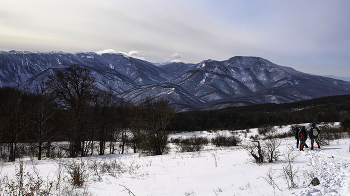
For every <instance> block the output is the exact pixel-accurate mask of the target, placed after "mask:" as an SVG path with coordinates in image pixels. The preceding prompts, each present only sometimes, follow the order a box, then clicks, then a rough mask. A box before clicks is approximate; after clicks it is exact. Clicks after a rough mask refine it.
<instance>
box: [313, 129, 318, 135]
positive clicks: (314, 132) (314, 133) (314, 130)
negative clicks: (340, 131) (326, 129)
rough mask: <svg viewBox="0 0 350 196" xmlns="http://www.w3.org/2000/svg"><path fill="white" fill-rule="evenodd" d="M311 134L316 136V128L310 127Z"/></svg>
mask: <svg viewBox="0 0 350 196" xmlns="http://www.w3.org/2000/svg"><path fill="white" fill-rule="evenodd" d="M312 135H313V136H317V135H318V131H317V129H316V128H313V129H312Z"/></svg>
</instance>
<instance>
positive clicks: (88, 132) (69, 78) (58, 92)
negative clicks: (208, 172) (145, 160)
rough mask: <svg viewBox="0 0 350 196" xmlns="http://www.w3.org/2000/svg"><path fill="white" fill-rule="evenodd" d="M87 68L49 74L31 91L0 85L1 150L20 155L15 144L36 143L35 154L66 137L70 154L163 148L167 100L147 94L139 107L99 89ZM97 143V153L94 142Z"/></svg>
mask: <svg viewBox="0 0 350 196" xmlns="http://www.w3.org/2000/svg"><path fill="white" fill-rule="evenodd" d="M95 85H96V81H95V79H94V78H93V77H92V76H91V75H90V71H89V70H88V69H86V68H84V67H82V66H80V65H72V66H70V67H68V68H66V69H63V70H59V71H57V72H56V73H55V74H53V75H50V76H48V79H47V80H45V81H43V82H41V83H40V84H39V85H37V86H36V88H35V90H30V91H29V90H23V89H19V88H15V87H2V88H0V143H1V146H2V149H1V152H0V153H1V154H2V155H4V154H6V155H8V156H7V158H8V160H9V161H15V159H16V158H17V157H18V156H19V154H20V153H21V152H20V149H19V148H18V144H19V143H32V144H35V148H36V149H37V157H38V159H39V160H40V159H42V154H43V151H46V152H47V151H49V150H50V145H51V144H52V142H55V141H68V143H69V145H68V147H67V148H66V149H61V150H63V151H65V152H66V153H67V154H68V156H69V157H77V156H82V157H83V156H88V155H91V154H94V153H98V154H99V155H103V154H105V153H106V143H109V152H110V153H115V150H116V145H117V144H118V145H119V146H118V147H119V149H121V150H120V153H124V152H125V151H124V150H125V148H126V145H130V146H132V149H133V150H134V152H137V151H139V150H142V151H145V152H148V153H150V154H155V155H159V154H162V153H164V152H165V151H166V141H167V139H168V138H167V137H168V132H167V128H168V126H169V123H170V120H171V118H173V116H174V114H175V112H174V108H173V107H171V106H170V104H169V101H168V100H165V99H158V100H155V99H153V98H147V99H146V100H145V101H144V102H143V103H142V104H141V105H140V106H138V107H133V106H132V104H130V103H128V102H125V101H123V100H121V99H118V98H117V97H116V95H115V94H114V93H113V91H112V90H99V89H98V88H96V86H95ZM96 143H98V152H94V149H95V148H94V145H95V144H96Z"/></svg>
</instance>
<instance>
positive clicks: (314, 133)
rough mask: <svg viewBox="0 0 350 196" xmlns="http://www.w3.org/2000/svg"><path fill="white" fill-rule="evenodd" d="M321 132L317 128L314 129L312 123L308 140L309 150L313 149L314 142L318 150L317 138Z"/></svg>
mask: <svg viewBox="0 0 350 196" xmlns="http://www.w3.org/2000/svg"><path fill="white" fill-rule="evenodd" d="M320 133H321V131H320V129H319V128H317V127H316V124H315V123H312V127H311V128H310V133H309V136H310V139H311V150H313V149H314V142H316V144H317V146H318V148H320V141H319V139H318V136H319V135H320Z"/></svg>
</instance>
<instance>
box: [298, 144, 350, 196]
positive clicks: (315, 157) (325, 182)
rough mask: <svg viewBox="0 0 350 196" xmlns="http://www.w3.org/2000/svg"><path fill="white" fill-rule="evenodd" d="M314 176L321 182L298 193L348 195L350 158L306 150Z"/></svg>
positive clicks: (349, 187) (318, 195)
mask: <svg viewBox="0 0 350 196" xmlns="http://www.w3.org/2000/svg"><path fill="white" fill-rule="evenodd" d="M306 156H307V157H309V158H310V161H311V165H312V168H313V172H314V174H315V176H316V177H317V178H318V179H319V180H320V182H321V184H320V185H318V186H312V185H310V187H309V188H308V189H307V190H304V191H302V192H301V193H300V195H304V196H321V195H322V196H324V195H344V196H346V195H349V196H350V175H349V171H350V160H349V159H348V158H345V157H341V156H332V155H329V154H325V153H324V152H322V151H320V150H315V151H311V150H310V151H307V152H306Z"/></svg>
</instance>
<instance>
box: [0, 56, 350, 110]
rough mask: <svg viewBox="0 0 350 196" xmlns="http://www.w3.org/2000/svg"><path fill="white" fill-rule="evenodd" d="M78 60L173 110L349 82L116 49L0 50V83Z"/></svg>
mask: <svg viewBox="0 0 350 196" xmlns="http://www.w3.org/2000/svg"><path fill="white" fill-rule="evenodd" d="M72 64H79V65H82V66H84V67H85V68H87V69H89V70H90V71H91V74H92V76H93V77H94V78H95V79H96V81H97V86H98V87H99V88H101V89H108V88H111V89H113V90H114V91H115V93H116V94H117V95H118V96H119V97H120V98H123V99H125V100H127V101H131V102H132V103H134V104H136V105H137V104H139V103H140V102H142V101H143V100H144V99H145V98H146V97H154V98H160V97H163V98H167V99H169V100H170V102H171V103H172V104H173V105H174V106H176V110H177V111H188V110H203V109H206V110H210V109H219V108H225V107H229V106H242V105H249V104H261V103H289V102H294V101H300V100H305V99H311V98H317V97H323V96H332V95H343V94H350V82H346V81H342V80H337V79H332V78H329V77H323V76H317V75H310V74H306V73H302V72H299V71H296V70H294V69H292V68H290V67H284V66H280V65H276V64H274V63H272V62H270V61H268V60H265V59H263V58H259V57H243V56H236V57H232V58H230V59H228V60H225V61H215V60H205V61H203V62H201V63H198V64H188V63H167V64H162V65H158V64H155V63H151V62H147V61H144V60H140V59H136V58H132V57H129V56H126V55H124V54H118V53H94V52H87V53H74V54H73V53H64V52H51V53H40V52H18V51H10V52H0V86H5V85H20V86H26V87H34V86H35V85H36V84H38V83H40V82H41V81H42V80H45V79H46V77H47V76H48V75H49V74H53V73H54V72H55V70H58V69H64V68H66V67H68V66H70V65H72Z"/></svg>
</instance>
